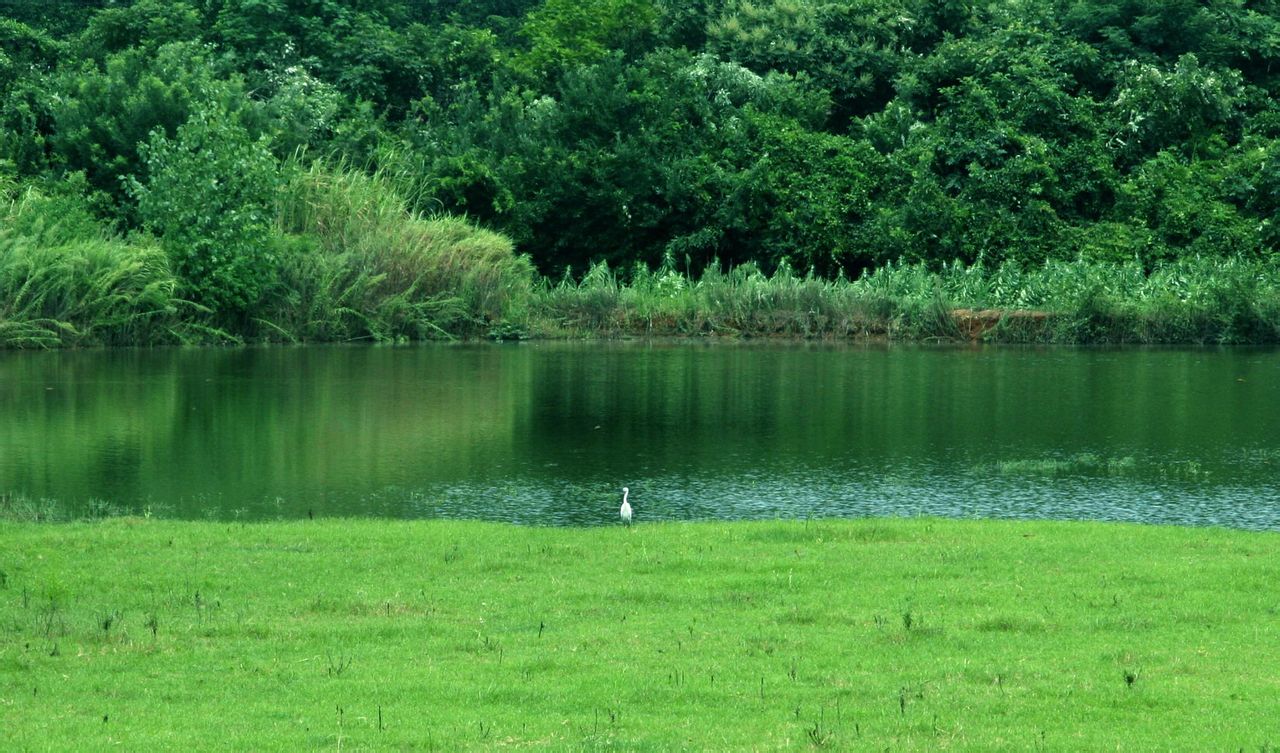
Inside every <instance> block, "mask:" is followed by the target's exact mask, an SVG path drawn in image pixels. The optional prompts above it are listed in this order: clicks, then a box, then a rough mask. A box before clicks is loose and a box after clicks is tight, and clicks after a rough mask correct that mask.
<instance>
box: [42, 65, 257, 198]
mask: <svg viewBox="0 0 1280 753" xmlns="http://www.w3.org/2000/svg"><path fill="white" fill-rule="evenodd" d="M219 67H220V66H219V61H218V60H217V59H216V58H215V57H214V53H213V51H212V50H211V49H209V48H208V47H206V46H204V45H200V44H196V43H190V42H170V43H168V44H165V45H162V46H161V47H160V48H159V49H157V50H156V51H155V53H154V54H153V53H149V52H147V51H146V50H143V49H140V48H129V49H127V50H125V51H123V52H120V53H116V54H113V55H110V56H108V57H107V59H106V60H105V61H104V62H103V64H102V65H98V64H95V63H92V62H85V63H84V64H83V65H82V66H79V67H73V66H68V67H66V68H64V69H63V70H62V72H61V73H60V75H59V77H58V80H57V82H56V85H55V88H54V95H55V96H54V97H53V103H52V105H51V107H50V109H51V116H52V120H53V124H52V133H51V134H50V135H49V140H50V142H51V145H52V148H53V153H54V159H55V161H56V163H57V166H58V167H59V168H60V169H62V170H66V171H81V172H83V173H84V174H85V176H86V177H87V178H88V181H89V185H90V186H91V187H92V189H93V190H95V191H97V192H99V193H100V194H101V195H102V197H103V198H104V200H106V201H108V202H109V203H110V205H113V206H116V205H119V204H120V203H121V200H122V199H124V198H125V192H124V183H123V181H124V179H125V178H126V177H128V176H131V175H138V174H140V173H141V172H142V157H141V154H140V153H139V147H140V145H141V144H143V143H144V142H146V141H147V139H148V138H149V137H150V134H151V133H152V132H153V131H158V132H159V133H161V134H162V135H164V136H170V137H171V136H173V135H174V134H176V133H177V129H178V127H179V126H181V125H182V124H183V123H185V122H187V120H188V118H189V117H190V116H191V113H192V112H194V111H195V110H196V109H197V108H198V107H200V106H204V105H205V104H207V103H211V102H212V103H216V104H217V106H218V107H219V108H220V109H222V110H224V111H227V112H231V113H237V114H244V115H245V116H246V117H248V115H249V113H248V111H247V110H246V106H247V103H248V98H247V94H246V92H245V91H244V87H243V84H242V83H241V82H240V81H239V79H237V78H235V77H228V78H222V77H220V75H219Z"/></svg>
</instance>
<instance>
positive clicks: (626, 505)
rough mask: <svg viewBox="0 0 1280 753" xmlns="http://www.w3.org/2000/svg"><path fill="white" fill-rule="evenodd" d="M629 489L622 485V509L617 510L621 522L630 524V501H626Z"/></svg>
mask: <svg viewBox="0 0 1280 753" xmlns="http://www.w3.org/2000/svg"><path fill="white" fill-rule="evenodd" d="M630 491H631V490H630V489H628V488H627V487H625V486H624V487H622V509H621V510H619V511H618V514H619V515H621V516H622V522H623V523H625V524H626V525H631V503H630V502H628V501H627V494H628V493H629V492H630Z"/></svg>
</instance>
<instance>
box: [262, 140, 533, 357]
mask: <svg viewBox="0 0 1280 753" xmlns="http://www.w3.org/2000/svg"><path fill="white" fill-rule="evenodd" d="M276 209H277V227H278V230H279V231H280V233H281V235H282V237H283V238H284V244H285V249H284V251H283V253H282V254H281V259H282V261H281V279H280V294H279V296H278V298H277V300H276V304H275V310H274V311H273V312H272V317H271V321H272V324H273V325H274V326H275V327H276V328H277V329H278V330H279V331H280V332H282V333H287V335H289V336H291V337H294V338H296V339H301V340H377V341H385V340H402V339H426V338H436V337H454V336H467V335H476V334H483V333H485V332H486V331H487V330H488V329H489V328H491V327H495V326H499V325H510V323H512V322H518V321H521V320H522V319H523V317H524V316H525V313H524V312H525V307H526V305H527V299H528V296H529V291H530V288H531V285H532V279H533V268H532V265H531V264H530V262H529V261H528V260H527V259H526V258H524V257H521V256H517V255H516V254H515V253H514V250H513V247H512V243H511V241H510V240H508V239H507V238H506V237H505V236H502V235H499V234H497V233H494V232H490V231H487V230H483V229H480V228H477V227H475V226H474V225H472V224H470V223H468V222H467V221H465V220H462V219H458V218H454V217H424V216H422V215H419V214H416V213H413V212H411V211H410V210H409V209H408V208H407V206H406V202H405V201H404V199H403V198H402V197H401V196H400V194H399V193H397V191H396V190H395V188H394V186H393V185H392V182H391V181H390V180H389V179H387V178H386V177H385V176H383V175H381V174H378V173H375V174H373V175H367V174H364V173H361V172H358V171H354V170H349V169H346V168H345V167H344V166H342V165H338V166H327V165H323V164H320V163H313V164H311V165H310V166H309V167H305V168H297V169H294V170H292V171H291V172H290V174H289V176H288V177H287V178H286V180H285V182H284V185H283V188H282V190H281V192H280V198H279V200H278V202H277V208H276Z"/></svg>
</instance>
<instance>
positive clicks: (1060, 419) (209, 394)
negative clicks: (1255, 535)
mask: <svg viewBox="0 0 1280 753" xmlns="http://www.w3.org/2000/svg"><path fill="white" fill-rule="evenodd" d="M1277 418H1280V352H1277V351H1274V350H1248V349H1244V350H1076V349H1051V350H1044V349H1018V348H920V347H898V346H893V347H852V346H849V347H841V346H828V345H823V346H818V345H783V346H779V345H700V344H656V345H655V344H618V345H613V344H584V345H579V344H536V345H530V344H523V345H483V346H481V345H468V346H422V347H413V348H354V347H306V348H273V349H243V350H155V351H100V352H72V353H0V494H5V493H7V494H22V495H26V496H27V497H30V498H45V499H53V500H57V501H59V502H60V503H62V504H66V505H71V506H73V507H74V506H82V505H84V504H86V503H87V501H88V500H90V499H98V500H105V501H108V502H111V503H114V504H118V505H121V506H124V507H128V508H132V509H134V510H138V511H142V510H149V511H150V512H152V513H153V514H156V515H161V516H166V517H175V518H206V517H212V518H219V519H234V518H245V519H275V518H282V517H283V518H297V517H304V516H307V515H308V514H314V515H317V516H321V515H323V516H338V515H341V516H385V517H405V518H429V517H467V518H484V519H490V520H503V521H516V522H521V523H543V524H602V523H610V522H613V521H614V520H615V519H616V514H617V512H616V511H617V506H618V504H619V503H620V501H621V500H620V493H619V490H620V487H622V486H623V485H627V486H629V487H631V490H632V502H633V504H634V505H635V507H636V513H637V517H638V518H639V519H640V520H641V521H643V520H672V519H680V520H684V519H705V518H774V517H789V518H799V517H816V516H868V515H920V514H923V515H944V516H957V517H1001V518H1089V519H1106V520H1129V521H1147V522H1160V523H1183V524H1195V525H1228V526H1237V527H1243V528H1258V529H1278V528H1280V485H1278V484H1277V478H1278V476H1277V472H1278V471H1280V421H1277Z"/></svg>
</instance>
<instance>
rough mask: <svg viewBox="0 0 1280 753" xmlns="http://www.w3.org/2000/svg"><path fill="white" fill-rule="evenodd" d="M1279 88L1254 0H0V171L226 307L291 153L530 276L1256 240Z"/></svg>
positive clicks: (1260, 242)
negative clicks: (479, 231) (62, 199)
mask: <svg viewBox="0 0 1280 753" xmlns="http://www.w3.org/2000/svg"><path fill="white" fill-rule="evenodd" d="M1277 102H1280V2H1278V1H1277V0H1013V1H1012V2H1006V3H995V4H986V5H983V4H978V3H973V2H970V1H969V0H848V1H847V2H839V3H837V2H828V1H826V0H704V1H703V2H698V3H680V2H675V0H588V1H585V2H584V1H573V2H570V1H569V0H541V1H540V2H534V1H533V0H483V1H480V2H451V1H449V0H430V1H428V2H407V1H406V0H355V1H353V2H339V1H338V0H137V1H136V2H126V1H120V2H111V3H106V2H101V1H99V0H45V1H44V2H40V3H35V2H30V1H28V0H0V187H2V186H4V185H6V184H10V185H15V186H16V185H23V184H32V185H43V186H55V185H56V186H60V188H59V189H58V191H60V192H61V193H60V194H59V195H67V194H76V195H78V196H79V197H80V199H81V203H82V204H83V206H84V207H86V208H87V210H88V211H91V212H92V213H93V214H94V215H95V216H96V217H97V218H98V219H99V220H100V221H101V222H103V223H105V224H109V225H111V226H113V227H115V228H116V230H117V231H120V232H130V231H134V230H145V231H148V232H151V233H154V234H156V235H157V236H158V237H160V238H161V240H162V242H163V245H164V246H165V247H166V248H168V249H170V251H171V257H172V258H174V259H175V262H176V264H177V268H178V269H179V270H189V271H191V274H193V275H194V274H196V273H197V271H199V273H200V274H207V275H210V276H211V279H212V280H213V282H212V283H210V286H209V287H207V288H204V289H200V290H195V291H193V293H194V295H193V300H196V301H202V302H206V303H210V304H211V305H212V304H225V305H228V306H230V307H231V308H232V309H235V310H243V309H244V308H245V307H247V306H249V305H250V304H251V302H252V298H253V297H254V296H255V295H257V294H258V285H259V284H265V283H264V281H265V280H267V279H268V277H269V274H267V272H266V268H267V267H266V266H264V265H267V264H268V261H269V259H270V258H271V253H272V252H271V250H270V249H269V248H266V247H264V246H263V245H262V244H264V243H266V241H263V240H262V238H263V237H264V236H263V229H262V227H261V217H262V216H263V215H262V212H264V211H265V210H264V205H265V204H266V203H268V202H269V201H270V194H271V186H272V185H273V184H272V181H273V180H274V179H275V178H274V177H273V176H274V174H275V169H276V167H277V166H278V164H280V163H281V162H282V161H284V160H288V159H291V158H296V157H297V155H299V154H303V155H307V156H309V157H310V158H317V159H320V158H323V159H326V160H337V161H340V162H342V163H344V164H347V165H351V166H355V167H357V168H359V169H367V170H369V171H370V172H374V171H377V172H378V173H379V174H380V175H382V176H383V177H384V178H385V177H387V176H390V179H392V180H393V181H394V182H395V183H396V186H397V188H398V190H399V191H400V192H401V194H402V195H404V196H406V197H409V201H410V202H411V205H412V207H411V208H413V209H415V210H417V211H419V212H422V213H427V214H431V213H442V212H443V213H451V214H458V215H465V216H467V217H468V218H470V219H472V220H473V221H476V222H479V223H481V224H482V225H485V226H487V227H489V228H492V229H494V230H498V231H501V232H502V233H504V234H506V235H507V236H508V237H510V238H511V239H512V240H514V242H515V243H516V247H517V249H518V250H519V251H521V252H523V253H526V254H528V255H529V256H530V257H531V259H532V260H533V262H534V263H535V264H536V266H537V267H538V268H539V269H540V270H541V271H542V272H543V273H545V274H550V275H559V274H562V273H563V272H564V270H565V269H566V268H567V269H569V270H571V271H573V272H575V273H581V272H583V271H585V269H586V268H587V266H588V265H589V264H590V263H592V262H595V261H608V262H609V263H610V264H611V265H613V266H614V267H615V268H617V267H622V268H627V267H629V266H631V265H634V264H636V263H644V264H648V265H651V266H652V265H657V264H660V263H662V262H663V261H664V260H666V261H667V262H669V263H674V264H676V265H677V266H679V267H680V268H685V267H686V265H687V266H688V267H691V268H700V267H701V266H702V265H706V264H708V263H711V262H712V261H713V260H718V261H720V262H722V263H729V264H740V263H746V262H754V263H755V264H757V265H759V266H760V267H762V268H764V269H773V268H777V267H778V266H779V265H783V264H786V265H789V266H791V267H792V268H796V269H804V270H808V269H812V270H815V271H816V272H817V273H819V274H823V275H830V276H834V275H837V274H845V275H847V276H851V277H852V276H857V275H859V274H861V273H863V272H864V271H866V270H868V269H871V268H874V267H876V266H879V265H882V264H884V263H887V262H891V261H911V262H925V263H928V264H937V265H941V264H944V263H949V262H951V261H953V260H957V259H958V260H962V261H965V262H970V263H972V262H977V261H983V262H990V263H993V264H994V263H1002V262H1016V263H1024V264H1038V263H1043V262H1045V261H1048V260H1069V259H1075V258H1086V259H1090V260H1116V261H1126V262H1128V261H1134V260H1137V261H1138V262H1139V263H1141V264H1143V265H1146V266H1147V267H1148V268H1149V267H1150V266H1151V265H1153V264H1156V263H1158V262H1160V261H1162V260H1168V259H1173V258H1178V257H1181V256H1189V255H1205V256H1228V255H1244V256H1254V257H1263V256H1268V255H1270V254H1273V253H1275V252H1276V250H1277V242H1278V240H1280V229H1278V225H1280V218H1278V217H1277V211H1280V104H1277ZM50 190H52V189H50ZM182 201H189V202H194V203H196V204H199V206H198V207H184V206H181V202H182ZM213 210H216V211H217V212H218V213H219V216H220V217H221V219H219V218H218V217H212V216H211V215H210V214H209V212H210V211H213ZM228 218H230V219H228ZM268 245H269V244H268ZM179 249H181V250H179ZM184 265H185V266H184Z"/></svg>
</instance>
